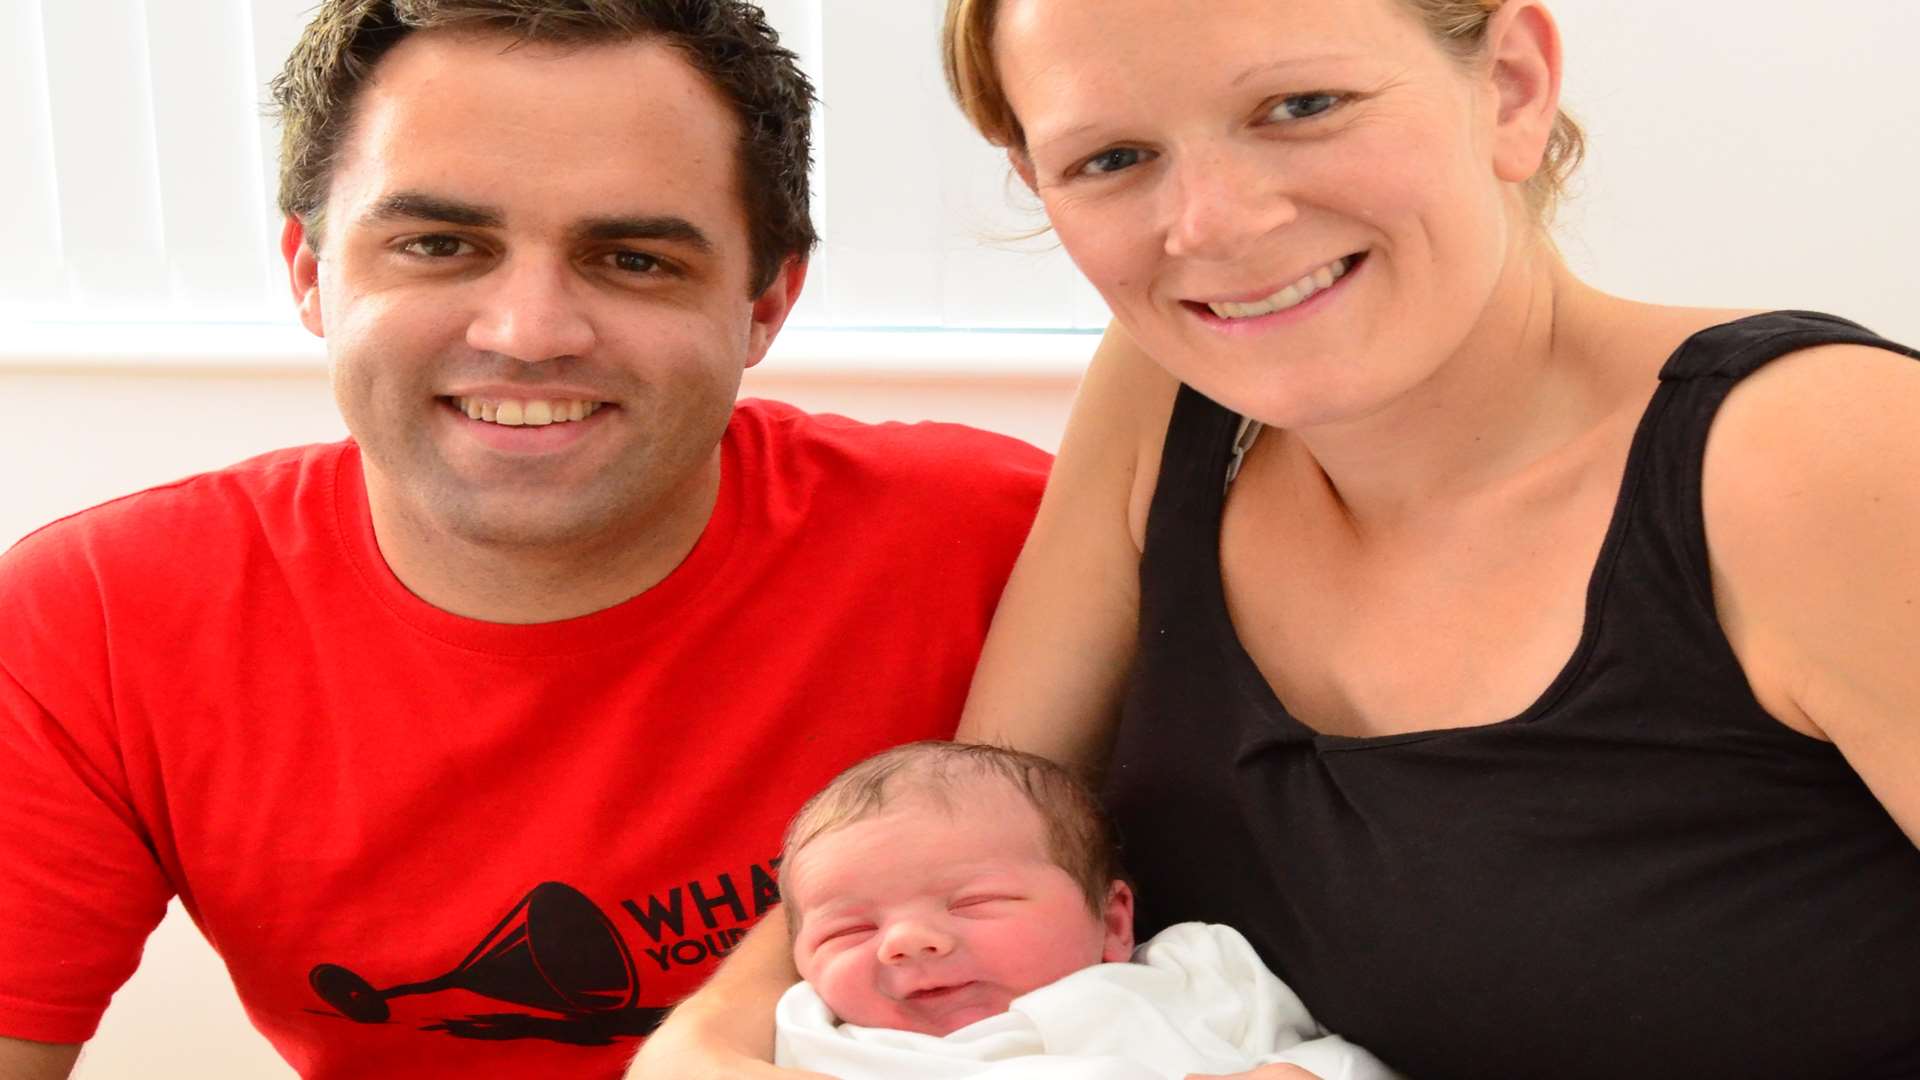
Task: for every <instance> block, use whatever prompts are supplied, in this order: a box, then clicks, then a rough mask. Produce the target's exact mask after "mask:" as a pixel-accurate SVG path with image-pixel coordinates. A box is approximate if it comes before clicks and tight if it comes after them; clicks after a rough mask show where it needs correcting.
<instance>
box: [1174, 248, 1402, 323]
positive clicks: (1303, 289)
mask: <svg viewBox="0 0 1920 1080" xmlns="http://www.w3.org/2000/svg"><path fill="white" fill-rule="evenodd" d="M1364 258H1366V253H1365V252H1361V253H1359V254H1356V255H1347V256H1345V257H1343V258H1338V259H1335V260H1333V261H1332V262H1330V263H1328V264H1326V265H1325V266H1322V267H1319V268H1317V269H1314V270H1312V271H1309V272H1308V273H1307V274H1305V275H1304V276H1302V277H1301V278H1300V280H1298V281H1296V282H1294V283H1292V284H1291V285H1287V286H1285V287H1284V288H1281V289H1279V290H1278V291H1276V292H1274V293H1273V294H1272V295H1270V296H1265V297H1262V298H1260V299H1258V300H1249V301H1246V302H1244V303H1231V302H1227V301H1213V302H1209V303H1206V304H1205V305H1196V306H1204V307H1206V308H1207V310H1209V311H1211V312H1213V314H1214V315H1215V316H1216V317H1218V318H1221V319H1227V320H1233V319H1255V318H1259V317H1260V316H1262V315H1271V314H1273V313H1274V312H1276V311H1285V310H1287V309H1288V308H1294V307H1299V306H1300V305H1301V304H1304V303H1306V302H1307V301H1308V300H1311V299H1313V296H1314V294H1315V293H1318V292H1321V291H1323V290H1325V289H1329V288H1332V287H1333V283H1334V282H1336V281H1339V280H1340V279H1341V278H1343V277H1346V276H1347V275H1348V274H1350V273H1352V272H1353V269H1354V267H1356V266H1359V265H1360V261H1361V260H1362V259H1364Z"/></svg>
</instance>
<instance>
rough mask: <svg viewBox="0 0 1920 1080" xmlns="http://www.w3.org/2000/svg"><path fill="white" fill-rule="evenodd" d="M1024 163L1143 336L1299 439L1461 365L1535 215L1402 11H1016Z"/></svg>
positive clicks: (1191, 375)
mask: <svg viewBox="0 0 1920 1080" xmlns="http://www.w3.org/2000/svg"><path fill="white" fill-rule="evenodd" d="M994 40H995V51H996V54H997V56H998V62H999V65H1000V73H1001V76H1002V79H1003V82H1004V84H1005V86H1006V91H1007V95H1008V98H1009V100H1010V102H1011V104H1012V105H1013V108H1014V112H1015V114H1016V115H1017V116H1018V117H1019V119H1020V122H1021V125H1022V127H1023V129H1024V130H1025V133H1026V136H1027V153H1026V155H1025V157H1024V159H1023V158H1022V156H1021V155H1019V154H1016V155H1015V164H1016V167H1018V168H1020V169H1021V171H1022V174H1023V175H1024V176H1026V177H1027V179H1028V182H1029V183H1030V184H1031V185H1032V186H1033V187H1034V188H1035V190H1036V191H1037V192H1038V193H1039V195H1040V197H1041V199H1042V201H1043V202H1044V204H1045V206H1046V210H1047V213H1048V216H1049V217H1050V218H1051V219H1052V222H1053V226H1054V228H1055V230H1056V231H1057V232H1058V233H1059V235H1060V239H1061V241H1062V243H1063V244H1064V245H1065V246H1066V249H1067V251H1068V252H1069V253H1070V254H1071V255H1072V256H1073V258H1074V261H1075V262H1076V263H1078V264H1079V267H1080V269H1081V271H1082V272H1084V273H1085V274H1086V275H1087V277H1088V278H1089V279H1090V280H1091V281H1092V282H1093V284H1094V285H1095V287H1097V288H1098V289H1099V290H1100V292H1101V294H1102V295H1103V296H1104V297H1105V298H1106V300H1107V303H1108V305H1109V306H1110V307H1111V308H1112V310H1113V312H1114V314H1115V316H1117V317H1118V318H1119V320H1120V321H1121V323H1122V324H1124V325H1125V326H1126V328H1127V329H1128V331H1129V332H1130V333H1131V334H1132V335H1133V336H1134V337H1135V339H1136V340H1137V341H1138V342H1139V343H1140V344H1141V345H1142V346H1143V347H1144V348H1145V349H1146V350H1147V351H1148V352H1149V353H1150V354H1151V355H1153V356H1154V357H1155V359H1156V360H1158V361H1159V362H1160V363H1161V364H1162V365H1163V366H1165V367H1166V368H1167V369H1168V370H1169V371H1170V372H1172V373H1173V374H1174V375H1175V376H1177V377H1179V378H1180V379H1182V380H1183V381H1185V382H1188V383H1190V384H1192V385H1193V386H1195V387H1196V388H1197V389H1199V390H1201V391H1202V392H1204V393H1206V394H1207V395H1208V396H1210V397H1213V398H1214V399H1215V400H1217V401H1220V402H1222V403H1223V404H1225V405H1227V406H1228V407H1230V408H1233V409H1235V410H1237V411H1240V412H1244V413H1250V414H1252V415H1255V416H1257V417H1259V418H1260V419H1263V420H1266V421H1268V422H1270V423H1275V424H1280V425H1282V426H1286V427H1292V428H1301V427H1308V426H1312V425H1315V424H1321V423H1330V422H1339V421H1343V420H1352V419H1358V418H1362V417H1364V416H1367V415H1369V414H1371V413H1373V412H1376V411H1379V410H1381V409H1384V408H1386V407H1388V406H1390V405H1391V404H1392V403H1393V402H1394V401H1396V400H1398V399H1399V398H1400V397H1401V396H1402V395H1404V394H1406V393H1407V392H1408V391H1409V390H1411V389H1413V388H1414V387H1416V386H1418V385H1419V384H1420V383H1421V382H1422V381H1423V380H1425V379H1427V378H1428V377H1430V376H1431V375H1432V374H1433V372H1434V371H1435V370H1437V369H1438V368H1439V367H1440V365H1442V364H1443V363H1444V362H1445V361H1446V360H1447V358H1448V357H1449V356H1451V355H1453V354H1454V353H1455V352H1456V351H1458V350H1459V349H1460V348H1461V347H1462V343H1463V342H1464V341H1465V340H1466V339H1467V338H1468V336H1469V334H1470V333H1471V332H1472V330H1473V328H1474V327H1475V325H1476V324H1477V322H1478V320H1479V319H1480V317H1481V314H1482V312H1483V311H1484V310H1485V309H1486V308H1487V306H1488V304H1489V300H1490V298H1491V297H1492V296H1493V295H1494V293H1495V287H1496V284H1497V283H1498V282H1499V281H1500V278H1501V275H1502V272H1503V267H1504V266H1505V265H1506V262H1507V255H1508V252H1509V249H1510V248H1511V246H1512V241H1513V238H1514V237H1515V235H1516V233H1517V232H1518V231H1520V230H1523V229H1525V228H1527V226H1526V225H1525V224H1524V223H1525V220H1526V218H1525V213H1524V210H1523V209H1521V199H1520V198H1519V195H1518V192H1517V190H1515V189H1514V188H1513V186H1512V185H1510V184H1507V183H1504V182H1502V181H1501V180H1500V179H1499V178H1498V177H1497V176H1496V174H1495V166H1494V145H1493V143H1494V135H1495V131H1494V129H1495V127H1496V125H1497V122H1498V116H1499V112H1500V108H1499V102H1500V95H1499V93H1498V91H1497V89H1496V82H1495V80H1494V78H1493V77H1491V76H1490V75H1486V74H1482V75H1480V76H1477V77H1476V76H1475V75H1474V74H1473V73H1472V72H1470V71H1468V70H1467V69H1466V68H1463V67H1462V66H1461V65H1460V64H1459V63H1458V62H1457V61H1456V60H1454V59H1453V58H1452V57H1450V56H1448V55H1447V54H1445V53H1443V52H1442V51H1441V50H1440V48H1439V47H1438V46H1437V45H1436V44H1435V43H1434V42H1433V40H1432V39H1431V38H1430V37H1429V36H1428V34H1427V32H1426V30H1425V29H1424V28H1423V27H1422V26H1421V25H1420V24H1419V23H1418V22H1417V21H1416V20H1415V19H1414V18H1413V17H1412V16H1411V15H1409V14H1407V13H1406V12H1405V11H1404V10H1403V9H1402V8H1401V6H1400V4H1399V0H1207V2H1206V3H1204V4H1195V3H1193V0H1007V3H1006V5H1005V6H1004V8H1003V9H1002V11H1001V12H1000V17H999V20H998V25H997V27H996V34H995V39H994Z"/></svg>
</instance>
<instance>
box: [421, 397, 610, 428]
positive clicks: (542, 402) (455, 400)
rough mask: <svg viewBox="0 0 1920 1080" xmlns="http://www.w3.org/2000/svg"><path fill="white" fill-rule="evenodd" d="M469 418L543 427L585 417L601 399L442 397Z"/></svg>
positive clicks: (591, 412)
mask: <svg viewBox="0 0 1920 1080" xmlns="http://www.w3.org/2000/svg"><path fill="white" fill-rule="evenodd" d="M442 400H444V401H446V402H448V403H449V404H451V405H452V406H453V407H454V408H455V409H457V410H459V411H460V412H463V413H466V414H467V417H468V418H469V419H472V420H479V421H481V422H482V423H487V424H499V425H500V426H502V427H546V426H547V425H548V424H567V423H572V422H573V421H575V420H585V419H586V418H587V417H589V416H592V415H593V414H594V413H597V412H599V411H600V409H601V407H602V406H604V405H605V404H606V402H603V401H584V400H581V399H579V398H483V397H450V398H444V399H442Z"/></svg>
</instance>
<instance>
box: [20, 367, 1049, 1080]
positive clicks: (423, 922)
mask: <svg viewBox="0 0 1920 1080" xmlns="http://www.w3.org/2000/svg"><path fill="white" fill-rule="evenodd" d="M1046 465H1047V459H1046V456H1045V455H1044V454H1042V453H1041V452H1039V451H1037V450H1034V449H1033V448H1031V447H1029V446H1026V445H1024V444H1021V443H1018V442H1015V441H1013V440H1011V439H1006V438H1002V437H1000V436H995V435H990V434H987V433H983V432H979V431H973V430H969V429H966V428H961V427H955V426H951V425H939V424H914V425H902V424H884V425H865V424H858V423H855V422H852V421H848V420H843V419H839V418H835V417H815V416H808V415H806V414H803V413H801V412H799V411H797V410H795V409H792V408H790V407H787V406H783V405H777V404H773V403H768V402H743V403H742V404H741V405H740V407H739V408H738V409H737V410H736V412H735V415H734V419H733V422H732V424H731V425H730V426H729V428H728V431H727V434H726V438H725V440H724V443H723V446H722V481H721V488H720V496H719V501H718V505H717V506H716V508H715V510H714V514H713V517H712V520H711V521H710V522H709V524H708V526H707V529H706V531H705V532H704V533H703V534H702V536H701V538H700V541H699V543H698V544H697V545H696V546H695V548H694V550H693V551H692V553H691V554H689V555H688V556H687V558H686V561H685V562H684V563H682V565H681V566H680V567H679V568H677V569H676V570H675V571H674V572H673V573H672V574H671V575H670V576H669V577H668V578H667V579H666V580H664V581H663V582H661V583H660V584H659V585H657V586H655V587H654V588H652V589H650V590H648V591H647V592H645V593H644V594H642V595H640V596H637V597H635V598H633V599H632V600H630V601H628V602H626V603H624V604H621V605H620V606H618V607H615V608H611V609H608V610H606V611H601V612H597V613H595V614H592V615H587V616H584V617H582V618H578V619H570V620H566V621H564V622H558V623H549V624H544V625H537V626H507V625H500V624H493V623H482V622H476V621H473V620H469V619H464V618H460V617H457V616H454V615H450V614H448V613H446V612H444V611H441V610H439V609H437V608H434V607H432V606H431V605H429V604H427V603H425V602H423V601H421V600H420V599H418V598H417V597H415V596H413V595H412V594H411V593H409V592H408V591H407V590H406V588H405V587H403V586H402V585H401V584H400V582H399V581H398V580H397V579H395V578H394V577H393V575H392V574H391V572H389V571H388V569H387V567H386V564H385V562H384V561H383V560H382V559H381V557H380V554H379V550H378V548H377V547H376V545H375V543H374V538H373V530H372V526H371V524H370V522H369V518H368V513H367V505H366V495H365V486H364V484H363V482H362V479H361V472H360V459H359V453H358V450H357V448H356V447H355V446H354V445H353V444H351V443H342V444H334V445H328V446H317V447H307V448H302V449H296V450H288V451H283V452H279V453H274V454H269V455H266V456H264V457H261V458H256V459H254V460H252V461H249V462H246V463H243V464H241V465H238V466H235V467H234V468H231V469H227V470H224V471H221V472H216V473H209V474H206V475H202V476H197V477H193V478H191V479H188V480H184V481H181V482H179V483H176V484H172V485H169V486H166V487H162V488H156V489H153V490H151V491H147V492H143V493H141V494H138V495H134V496H131V497H129V498H125V499H121V500H118V501H116V502H112V503H109V504H107V505H105V506H102V507H97V508H95V509H93V510H90V511H87V512H85V513H82V514H79V515H76V516H74V517H71V518H68V519H66V520H64V521H62V522H59V523H56V524H55V525H52V526H49V527H48V528H46V529H43V530H41V531H39V532H38V533H36V534H34V535H32V536H30V537H28V538H27V539H25V540H23V541H21V542H20V544H19V545H17V546H16V547H15V548H14V549H13V550H12V551H10V552H8V553H7V554H6V555H5V556H4V557H0V612H4V614H0V736H3V738H0V777H5V778H6V779H5V782H4V784H0V911H5V912H6V918H4V919H0V1034H5V1035H10V1036H13V1037H17V1038H26V1039H34V1040H40V1041H47V1042H77V1041H81V1040H84V1039H86V1038H88V1037H89V1036H91V1035H92V1033H93V1031H94V1028H95V1026H96V1025H97V1023H98V1020H99V1017H100V1014H101V1013H102V1011H103V1010H104V1009H105V1008H106V1005H107V1001H108V998H109V997H110V996H111V994H112V993H113V991H114V990H115V989H116V988H117V987H118V986H119V985H120V984H121V983H122V982H123V981H125V979H126V978H127V977H128V976H129V975H130V974H131V973H132V971H133V969H134V967H135V965H136V963H137V962H138V960H139V956H140V950H141V945H142V942H143V941H144V939H145V938H146V936H147V934H148V933H149V932H150V931H151V930H152V928H153V926H154V924H155V923H156V922H158V921H159V919H160V917H161V915H162V913H163V911H164V909H165V906H166V903H167V900H168V898H169V896H171V895H173V894H174V893H176V892H177V893H178V894H179V895H180V897H181V899H182V902H183V904H184V905H185V907H186V909H187V911H188V912H189V913H190V914H191V915H192V916H193V918H194V920H195V921H196V922H197V923H198V924H199V926H200V928H201V929H202V930H203V931H204V932H205V933H206V935H207V937H208V939H209V940H210V941H211V942H212V944H213V946H214V948H215V949H217V950H218V951H219V952H220V954H221V955H222V957H223V958H224V959H225V961H226V963H227V965H228V967H229V969H230V970H231V971H232V973H233V977H234V982H235V984H236V985H237V986H238V989H239V992H240V996H241V999H242V1001H243V1002H244V1003H245V1005H246V1008H247V1011H248V1013H249V1015H250V1016H251V1017H252V1019H253V1022H254V1023H255V1025H256V1026H258V1027H259V1028H260V1030H261V1031H263V1032H264V1033H265V1034H266V1035H267V1036H268V1038H270V1039H271V1040H272V1041H273V1042H274V1044H275V1046H276V1047H278V1049H279V1050H280V1052H281V1053H282V1054H283V1055H285V1056H286V1057H287V1059H288V1060H289V1061H290V1062H292V1064H293V1065H294V1066H295V1067H296V1068H297V1069H299V1070H300V1071H301V1072H302V1073H303V1074H304V1075H307V1076H314V1077H365V1076H372V1075H407V1076H412V1077H435V1076H448V1077H453V1076H459V1077H465V1078H471V1077H482V1076H533V1075H563V1074H564V1075H568V1076H581V1077H589V1076H617V1075H619V1073H620V1070H621V1067H622V1065H623V1063H624V1062H625V1061H626V1059H627V1058H628V1056H630V1054H631V1052H632V1050H633V1048H634V1045H635V1040H636V1038H637V1036H639V1035H640V1034H643V1033H644V1032H645V1031H647V1030H650V1029H651V1026H652V1025H653V1023H655V1022H656V1021H657V1018H658V1010H659V1009H661V1008H663V1007H664V1006H666V1005H669V1004H670V1003H672V1002H674V1001H675V1000H677V999H679V998H680V997H682V996H684V995H685V994H687V993H688V992H690V991H691V990H692V989H693V988H694V987H695V986H696V985H697V984H698V982H699V981H700V979H701V978H702V977H703V976H704V975H706V974H707V973H708V972H709V971H710V970H711V968H712V965H713V963H714V962H715V961H716V959H717V957H718V956H720V955H722V954H724V953H726V952H727V951H728V950H729V949H730V948H731V947H732V944H733V943H734V942H735V941H737V940H738V938H739V937H740V935H741V934H742V933H743V932H744V930H745V928H746V927H747V926H749V925H750V924H751V923H752V922H753V921H754V920H755V919H756V918H757V917H758V916H759V915H760V914H761V913H763V912H764V911H765V910H766V909H767V907H768V906H769V905H770V904H771V903H773V901H774V876H775V870H776V868H777V862H778V859H777V854H778V852H777V848H778V845H779V837H780V832H781V830H782V828H783V827H784V825H785V822H786V819H787V817H788V816H789V815H790V814H791V813H792V812H793V810H794V809H795V808H796V807H797V806H798V804H799V803H800V801H801V800H803V799H804V798H805V797H806V796H807V795H809V794H811V793H812V792H813V791H814V790H815V789H817V788H818V787H819V786H821V785H822V784H823V783H824V782H825V781H826V780H827V779H828V778H829V777H831V776H832V775H833V774H834V773H835V772H836V771H838V770H839V769H841V768H843V767H844V766H846V765H848V764H850V763H851V762H853V761H855V760H857V759H858V758H860V757H862V756H865V755H866V754H869V753H871V752H873V751H875V750H878V749H881V748H883V747H886V746H889V745H893V744H896V743H899V742H902V741H905V740H910V739H915V738H923V737H943V736H946V735H949V734H951V732H952V730H953V726H954V723H955V721H956V719H957V717H958V715H959V709H960V704H961V701H962V698H963V696H964V694H965V691H966V686H967V682H968V678H969V676H970V674H971V672H972V668H973V665H974V663H975V661H976V659H977V657H978V653H979V648H980V641H981V638H982V636H983V635H984V634H985V631H986V627H987V622H988V620H989V618H990V616H991V614H992V611H993V607H994V605H995V603H996V602H997V600H998V598H999V594H1000V590H1001V587H1002V585H1003V584H1004V582H1005V580H1006V576H1007V572H1008V570H1009V569H1010V567H1011V565H1012V561H1013V558H1014V556H1015V554H1016V552H1017V550H1018V548H1019V545H1020V543H1021V541H1022V540H1023V539H1024V537H1025V534H1026V530H1027V527H1028V524H1029V523H1030V521H1031V519H1032V516H1033V511H1034V508H1035V505H1036V503H1037V501H1038V498H1039V493H1040V488H1041V485H1042V482H1043V478H1044V473H1045V469H1046Z"/></svg>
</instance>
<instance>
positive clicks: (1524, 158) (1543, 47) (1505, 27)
mask: <svg viewBox="0 0 1920 1080" xmlns="http://www.w3.org/2000/svg"><path fill="white" fill-rule="evenodd" d="M1487 55H1488V59H1489V60H1490V62H1491V64H1492V69H1491V72H1490V74H1491V76H1492V80H1493V91H1494V94H1495V101H1496V103H1497V104H1496V107H1497V112H1496V113H1495V115H1494V130H1493V168H1494V174H1495V175H1496V176H1498V177H1499V178H1500V179H1502V180H1506V181H1508V182H1510V183H1516V184H1518V183H1524V182H1526V181H1527V180H1529V179H1531V178H1532V177H1533V174H1534V173H1536V172H1538V171H1539V169H1540V161H1541V158H1542V157H1543V156H1544V155H1545V153H1546V149H1547V140H1548V137H1549V136H1551V135H1552V134H1553V125H1554V121H1555V119H1556V118H1557V117H1558V116H1559V113H1560V75H1561V70H1562V56H1561V51H1560V29H1559V27H1557V26H1555V25H1554V22H1553V16H1552V15H1550V14H1548V12H1547V9H1546V8H1544V7H1542V6H1541V5H1540V2H1539V0H1510V2H1509V3H1507V4H1505V5H1504V6H1502V7H1501V9H1500V10H1499V12H1497V13H1496V14H1495V15H1494V16H1493V21H1492V23H1491V24H1489V26H1488V27H1487Z"/></svg>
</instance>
